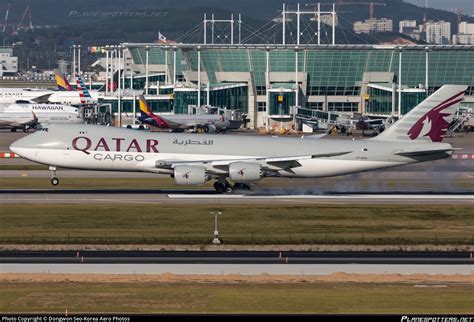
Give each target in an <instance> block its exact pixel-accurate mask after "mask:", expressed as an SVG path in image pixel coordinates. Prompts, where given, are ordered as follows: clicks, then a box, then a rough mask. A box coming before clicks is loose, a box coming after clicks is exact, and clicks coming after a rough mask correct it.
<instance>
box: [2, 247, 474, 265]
mask: <svg viewBox="0 0 474 322" xmlns="http://www.w3.org/2000/svg"><path fill="white" fill-rule="evenodd" d="M7 263H9V264H13V263H17V264H20V263H22V264H74V263H83V264H279V263H280V264H281V263H285V264H378V265H381V264H392V265H406V264H413V265H441V264H446V265H448V264H450V265H453V264H456V265H473V268H474V258H473V254H472V253H468V252H278V251H274V252H263V251H247V252H230V251H199V252H198V251H194V252H189V251H181V252H177V251H162V252H156V251H155V252H153V251H81V252H71V251H39V252H19V251H10V252H8V251H7V252H0V264H7Z"/></svg>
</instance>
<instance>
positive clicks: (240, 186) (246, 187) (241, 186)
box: [234, 183, 250, 191]
mask: <svg viewBox="0 0 474 322" xmlns="http://www.w3.org/2000/svg"><path fill="white" fill-rule="evenodd" d="M234 190H245V191H249V190H250V186H249V185H248V184H245V183H236V184H235V186H234Z"/></svg>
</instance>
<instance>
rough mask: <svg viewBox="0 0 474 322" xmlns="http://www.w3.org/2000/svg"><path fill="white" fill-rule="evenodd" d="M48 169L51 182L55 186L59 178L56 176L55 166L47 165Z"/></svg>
mask: <svg viewBox="0 0 474 322" xmlns="http://www.w3.org/2000/svg"><path fill="white" fill-rule="evenodd" d="M49 171H51V184H52V185H53V186H57V185H58V184H59V179H58V178H56V167H49Z"/></svg>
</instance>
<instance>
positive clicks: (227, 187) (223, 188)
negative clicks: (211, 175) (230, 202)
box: [214, 180, 233, 194]
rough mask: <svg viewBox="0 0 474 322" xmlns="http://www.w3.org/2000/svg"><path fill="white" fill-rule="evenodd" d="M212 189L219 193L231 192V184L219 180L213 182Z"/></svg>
mask: <svg viewBox="0 0 474 322" xmlns="http://www.w3.org/2000/svg"><path fill="white" fill-rule="evenodd" d="M214 189H216V192H217V193H219V194H221V193H224V192H225V193H231V192H232V191H233V188H232V185H231V184H230V183H229V182H227V180H225V181H224V182H221V181H216V182H214Z"/></svg>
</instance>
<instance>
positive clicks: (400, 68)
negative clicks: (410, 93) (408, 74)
mask: <svg viewBox="0 0 474 322" xmlns="http://www.w3.org/2000/svg"><path fill="white" fill-rule="evenodd" d="M398 50H399V52H398V118H399V119H400V117H401V115H402V51H403V49H402V47H399V48H398Z"/></svg>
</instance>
